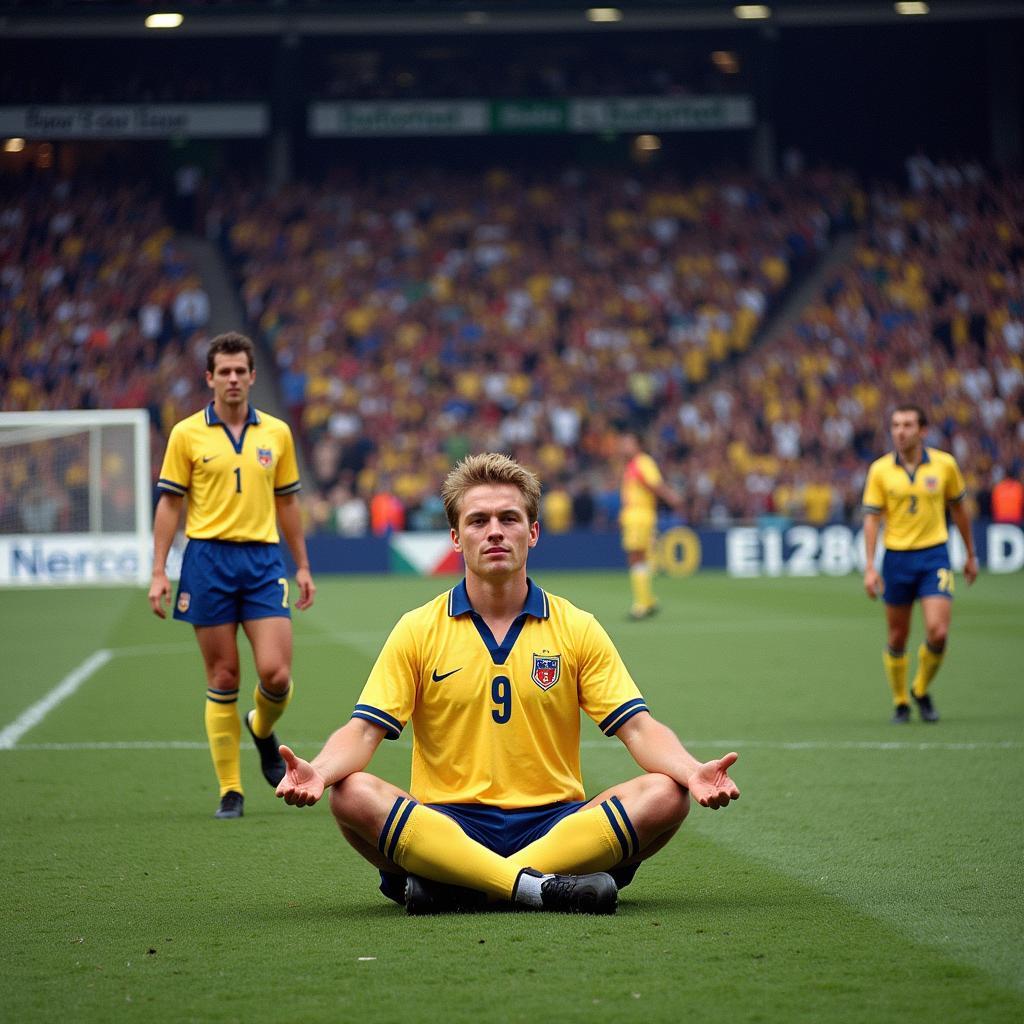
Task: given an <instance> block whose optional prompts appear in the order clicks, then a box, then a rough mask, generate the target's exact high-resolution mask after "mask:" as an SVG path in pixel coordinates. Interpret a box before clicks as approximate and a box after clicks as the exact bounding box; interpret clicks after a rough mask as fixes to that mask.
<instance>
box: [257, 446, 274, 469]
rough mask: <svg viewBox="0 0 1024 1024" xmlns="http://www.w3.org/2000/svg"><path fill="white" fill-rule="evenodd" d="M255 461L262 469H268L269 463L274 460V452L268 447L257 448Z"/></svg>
mask: <svg viewBox="0 0 1024 1024" xmlns="http://www.w3.org/2000/svg"><path fill="white" fill-rule="evenodd" d="M256 461H257V462H258V463H259V464H260V466H262V467H263V468H264V469H270V465H271V463H272V462H273V461H274V453H273V452H272V451H271V450H270V449H269V448H257V449H256Z"/></svg>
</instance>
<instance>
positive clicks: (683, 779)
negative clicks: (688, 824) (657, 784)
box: [619, 715, 701, 786]
mask: <svg viewBox="0 0 1024 1024" xmlns="http://www.w3.org/2000/svg"><path fill="white" fill-rule="evenodd" d="M631 727H632V728H631ZM619 738H620V739H621V740H622V742H623V743H624V744H625V745H626V749H627V750H628V751H629V752H630V754H631V755H632V757H633V760H634V761H636V763H637V764H638V765H639V766H640V767H641V768H643V770H644V771H645V772H658V773H660V774H662V775H667V776H668V777H669V778H671V779H675V781H676V782H678V783H679V785H680V786H687V785H688V783H689V779H690V776H691V775H692V774H693V773H694V771H696V769H697V768H699V767H700V765H701V762H700V761H698V760H697V758H695V757H694V756H693V755H692V754H691V753H690V752H689V751H688V750H687V749H686V747H684V746H683V745H682V743H680V742H679V737H678V736H676V734H675V733H674V732H673V731H672V730H671V729H670V728H669V727H668V726H667V725H664V724H662V723H661V722H659V721H657V720H656V719H654V718H652V717H651V716H650V715H637V716H636V717H635V718H633V719H631V720H630V721H629V722H627V723H626V724H625V725H624V726H623V727H622V729H620V730H619Z"/></svg>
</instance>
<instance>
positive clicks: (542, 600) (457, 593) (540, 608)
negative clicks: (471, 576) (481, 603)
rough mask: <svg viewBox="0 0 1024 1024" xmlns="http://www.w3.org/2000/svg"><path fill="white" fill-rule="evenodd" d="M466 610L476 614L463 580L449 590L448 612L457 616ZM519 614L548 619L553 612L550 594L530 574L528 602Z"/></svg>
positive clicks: (527, 584)
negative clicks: (549, 603) (549, 598)
mask: <svg viewBox="0 0 1024 1024" xmlns="http://www.w3.org/2000/svg"><path fill="white" fill-rule="evenodd" d="M466 612H473V614H476V612H475V611H474V609H473V605H472V604H471V603H470V600H469V594H468V593H467V592H466V581H465V580H462V582H460V583H459V585H458V586H457V587H453V588H452V589H451V590H450V591H449V592H448V614H449V615H450V616H451V617H452V618H455V617H456V616H457V615H465V614H466ZM519 614H520V615H532V616H533V617H534V618H535V619H546V618H548V616H549V615H550V614H551V608H550V606H549V605H548V595H547V594H545V593H544V591H543V590H541V589H540V587H538V586H537V584H536V583H534V582H533V580H531V579H530V577H529V576H527V577H526V602H525V603H524V604H523V610H522V611H521V612H520V613H519Z"/></svg>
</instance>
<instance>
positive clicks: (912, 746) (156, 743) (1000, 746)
mask: <svg viewBox="0 0 1024 1024" xmlns="http://www.w3.org/2000/svg"><path fill="white" fill-rule="evenodd" d="M292 743H293V745H294V746H295V747H298V748H308V749H312V748H314V747H317V748H318V747H320V746H321V745H322V744H323V740H322V739H319V740H302V739H296V740H293V741H292ZM242 745H243V746H244V747H251V744H247V743H243V744H242ZM396 745H397V746H399V747H411V746H412V744H411V743H410V742H408V741H406V740H404V739H401V740H399V741H398V743H397V744H396ZM686 745H687V747H690V748H697V747H710V748H714V749H726V748H728V749H731V750H739V751H743V750H751V749H760V750H789V751H800V750H879V751H890V750H896V751H902V750H924V751H927V750H942V751H947V750H951V751H956V750H963V751H972V750H1020V749H1021V748H1022V747H1024V743H1019V742H1017V741H1016V740H979V741H965V742H961V743H934V742H922V743H907V742H886V741H882V740H851V741H848V742H838V743H831V742H828V741H827V740H795V741H792V742H787V741H784V740H737V739H732V740H691V739H688V740H686ZM580 746H581V747H585V748H587V749H593V750H605V751H614V752H617V753H625V748H623V747H622V746H620V745H619V744H617V743H613V742H610V741H609V740H607V739H604V740H583V741H582V742H581V743H580ZM207 749H208V746H207V744H206V743H202V742H199V741H196V740H110V741H97V742H94V743H88V742H83V743H23V744H19V745H18V746H17V747H15V746H13V745H10V746H0V751H2V750H19V751H28V750H53V751H69V750H71V751H75V750H207Z"/></svg>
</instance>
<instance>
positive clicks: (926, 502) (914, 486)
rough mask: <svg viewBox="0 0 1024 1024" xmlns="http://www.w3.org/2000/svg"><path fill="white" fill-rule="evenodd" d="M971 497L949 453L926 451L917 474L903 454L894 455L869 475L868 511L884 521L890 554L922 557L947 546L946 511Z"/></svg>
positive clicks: (866, 486)
mask: <svg viewBox="0 0 1024 1024" xmlns="http://www.w3.org/2000/svg"><path fill="white" fill-rule="evenodd" d="M965 493H966V485H965V484H964V478H963V476H962V474H961V473H960V467H959V466H958V465H957V464H956V459H954V458H953V456H952V455H950V454H949V452H943V451H939V450H938V449H937V448H925V449H924V452H923V454H922V457H921V464H920V465H919V466H918V467H917V469H915V470H914V472H913V473H911V472H910V471H909V470H908V469H907V467H906V466H905V465H904V464H903V463H902V462H901V461H900V457H899V453H898V452H890V453H889V454H888V455H883V456H882V457H881V458H880V459H875V461H874V462H872V463H871V467H870V469H868V477H867V481H866V483H865V484H864V511H865V512H870V513H874V514H875V515H881V516H883V517H884V519H885V546H886V548H888V549H889V550H891V551H916V550H918V549H919V548H931V547H935V545H937V544H945V543H946V540H947V539H948V537H949V529H948V527H947V526H946V505H947V504H949V503H950V502H956V501H960V500H961V499H962V498H963V497H964V494H965Z"/></svg>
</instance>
